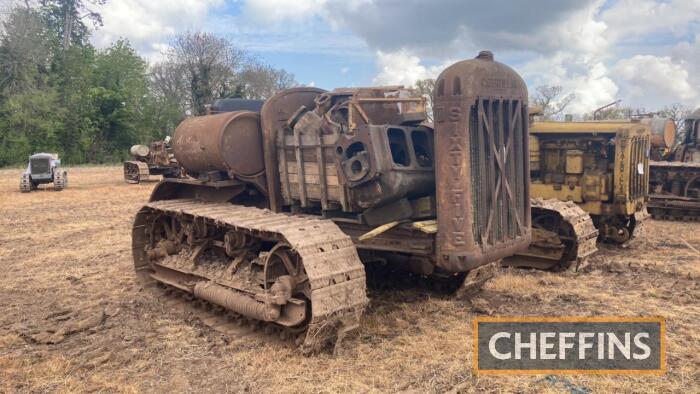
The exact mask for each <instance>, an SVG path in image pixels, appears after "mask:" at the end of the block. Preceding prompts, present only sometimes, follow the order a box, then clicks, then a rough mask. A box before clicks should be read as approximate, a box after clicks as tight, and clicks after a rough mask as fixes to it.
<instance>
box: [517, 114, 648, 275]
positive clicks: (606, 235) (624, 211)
mask: <svg viewBox="0 0 700 394" xmlns="http://www.w3.org/2000/svg"><path fill="white" fill-rule="evenodd" d="M529 139H530V141H529V142H530V177H531V182H530V194H531V196H532V197H533V201H532V223H533V230H532V232H533V244H532V245H531V247H530V249H528V252H526V254H525V255H526V256H525V257H528V258H530V259H531V260H540V261H541V264H543V266H544V267H545V268H546V267H548V266H550V265H552V264H555V266H558V268H566V267H567V266H568V265H570V264H571V263H572V262H576V263H577V264H578V263H580V262H581V261H582V259H585V258H586V257H587V256H589V255H591V254H592V253H594V252H595V251H596V250H597V249H596V239H600V240H603V241H608V242H613V243H617V244H622V245H627V244H628V243H629V242H630V241H631V240H632V239H633V237H634V235H635V233H636V232H637V231H638V230H639V227H640V225H641V224H642V222H643V221H644V220H645V219H646V218H647V217H648V216H649V215H648V214H647V212H646V204H647V199H648V189H647V185H648V180H649V157H648V155H649V148H650V127H649V126H648V125H647V124H644V123H641V122H624V121H619V122H534V123H533V124H532V125H531V126H530V136H529ZM521 257H523V256H518V258H521ZM512 260H516V259H515V258H514V259H512ZM522 260H527V259H521V261H522ZM509 263H510V261H509Z"/></svg>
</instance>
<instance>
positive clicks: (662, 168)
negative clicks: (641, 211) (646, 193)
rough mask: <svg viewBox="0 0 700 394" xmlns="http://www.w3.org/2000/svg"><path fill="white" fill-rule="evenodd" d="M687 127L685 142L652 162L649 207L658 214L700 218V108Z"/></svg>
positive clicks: (682, 218) (652, 212)
mask: <svg viewBox="0 0 700 394" xmlns="http://www.w3.org/2000/svg"><path fill="white" fill-rule="evenodd" d="M683 129H684V130H683V131H684V135H683V140H682V141H681V143H680V144H678V145H677V146H676V147H675V148H674V149H672V150H671V151H670V152H669V153H668V154H667V155H665V156H664V157H663V158H662V159H663V160H662V161H654V162H651V163H650V170H651V176H650V179H649V181H650V184H649V188H650V189H651V195H650V199H649V210H650V211H651V214H652V216H654V217H655V218H659V219H670V220H700V108H698V109H697V110H695V112H693V113H692V114H691V115H690V116H688V118H686V119H685V120H684V123H683Z"/></svg>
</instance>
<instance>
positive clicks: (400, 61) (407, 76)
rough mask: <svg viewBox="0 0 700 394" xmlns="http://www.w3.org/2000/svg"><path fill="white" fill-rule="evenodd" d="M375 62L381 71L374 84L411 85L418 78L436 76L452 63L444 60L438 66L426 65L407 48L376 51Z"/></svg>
mask: <svg viewBox="0 0 700 394" xmlns="http://www.w3.org/2000/svg"><path fill="white" fill-rule="evenodd" d="M377 63H378V65H379V68H380V69H381V71H380V72H379V74H378V75H377V76H376V77H375V78H374V80H373V83H374V84H376V85H404V86H413V84H414V83H415V82H416V81H417V80H419V79H426V78H436V77H437V76H438V74H439V73H440V71H442V70H443V69H444V68H446V67H447V66H448V65H450V64H451V63H453V62H452V61H446V62H445V63H444V64H442V65H440V66H431V67H426V66H424V65H422V64H421V60H420V58H419V57H418V56H416V55H413V54H411V53H410V52H408V51H407V50H400V51H396V52H391V53H385V52H382V51H377Z"/></svg>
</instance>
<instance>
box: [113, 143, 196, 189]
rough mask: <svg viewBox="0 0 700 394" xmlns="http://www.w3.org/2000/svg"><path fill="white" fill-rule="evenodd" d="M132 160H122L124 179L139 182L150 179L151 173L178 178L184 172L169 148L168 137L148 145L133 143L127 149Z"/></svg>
mask: <svg viewBox="0 0 700 394" xmlns="http://www.w3.org/2000/svg"><path fill="white" fill-rule="evenodd" d="M129 153H130V154H131V157H132V159H133V160H129V161H125V162H124V181H125V182H126V183H140V182H148V181H150V180H152V178H151V175H162V176H163V177H164V178H180V177H182V176H183V175H184V174H183V173H182V168H181V167H180V165H179V164H178V162H177V160H176V159H175V156H174V155H173V153H172V149H171V148H170V137H167V138H166V139H165V140H164V141H153V142H151V145H150V146H146V145H134V146H132V147H131V149H130V150H129Z"/></svg>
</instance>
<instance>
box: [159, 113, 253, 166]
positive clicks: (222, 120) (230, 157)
mask: <svg viewBox="0 0 700 394" xmlns="http://www.w3.org/2000/svg"><path fill="white" fill-rule="evenodd" d="M172 148H173V152H174V154H175V158H176V159H177V161H178V162H179V163H180V164H181V165H182V166H183V167H184V168H185V169H186V170H187V172H188V173H191V174H197V173H200V172H206V171H223V172H233V173H234V174H236V175H242V176H245V177H250V176H255V175H258V174H260V173H261V172H262V171H263V170H264V169H265V164H264V158H263V145H262V132H261V130H260V115H258V114H257V113H255V112H251V111H236V112H226V113H222V114H218V115H206V116H197V117H193V118H189V119H185V120H184V121H183V122H182V123H180V125H179V126H178V127H177V129H176V130H175V137H174V138H173V141H172Z"/></svg>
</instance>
